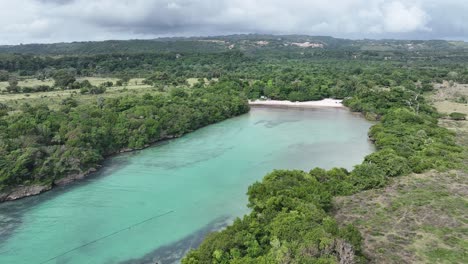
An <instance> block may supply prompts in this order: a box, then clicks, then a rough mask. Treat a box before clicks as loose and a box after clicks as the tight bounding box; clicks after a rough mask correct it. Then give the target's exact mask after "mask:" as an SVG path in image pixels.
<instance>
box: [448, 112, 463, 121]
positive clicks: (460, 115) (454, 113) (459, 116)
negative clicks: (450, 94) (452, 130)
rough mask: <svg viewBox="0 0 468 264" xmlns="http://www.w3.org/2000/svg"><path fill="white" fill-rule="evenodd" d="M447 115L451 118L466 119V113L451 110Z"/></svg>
mask: <svg viewBox="0 0 468 264" xmlns="http://www.w3.org/2000/svg"><path fill="white" fill-rule="evenodd" d="M449 116H450V118H451V119H452V120H466V114H463V113H458V112H453V113H451V114H450V115H449Z"/></svg>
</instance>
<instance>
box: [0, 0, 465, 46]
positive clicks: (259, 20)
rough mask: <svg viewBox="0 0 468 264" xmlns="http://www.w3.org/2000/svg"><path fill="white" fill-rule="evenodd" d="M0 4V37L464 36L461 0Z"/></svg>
mask: <svg viewBox="0 0 468 264" xmlns="http://www.w3.org/2000/svg"><path fill="white" fill-rule="evenodd" d="M0 7H1V8H0V44H7V43H8V44H9V43H11V44H17V43H20V42H23V43H27V42H57V41H74V40H102V39H109V38H113V39H125V38H150V37H157V36H187V35H207V34H209V35H213V34H232V33H275V34H311V35H332V36H336V37H360V38H364V37H374V38H383V37H404V38H449V37H450V38H460V39H468V23H466V22H465V19H464V15H465V13H466V12H467V11H468V1H465V0H325V1H324V0H308V1H304V0H287V1H284V0H236V1H232V0H132V1H130V0H15V1H11V0H0ZM442 11H443V12H442Z"/></svg>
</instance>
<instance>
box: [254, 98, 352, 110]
mask: <svg viewBox="0 0 468 264" xmlns="http://www.w3.org/2000/svg"><path fill="white" fill-rule="evenodd" d="M249 105H250V106H268V107H297V108H316V107H334V108H345V106H344V105H343V100H337V99H331V98H326V99H322V100H320V101H305V102H291V101H286V100H285V101H283V100H258V99H257V100H255V101H250V100H249Z"/></svg>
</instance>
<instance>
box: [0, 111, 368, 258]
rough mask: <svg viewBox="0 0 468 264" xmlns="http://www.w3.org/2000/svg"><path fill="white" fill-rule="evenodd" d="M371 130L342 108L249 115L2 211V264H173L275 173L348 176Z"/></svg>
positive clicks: (116, 161) (112, 163) (241, 209)
mask: <svg viewBox="0 0 468 264" xmlns="http://www.w3.org/2000/svg"><path fill="white" fill-rule="evenodd" d="M371 125H372V124H371V123H369V122H367V121H365V120H364V119H363V118H361V117H359V116H356V115H353V114H351V113H349V112H348V111H346V110H344V109H327V108H322V109H302V110H301V109H274V108H253V109H252V110H251V112H250V113H249V114H246V115H243V116H240V117H236V118H233V119H230V120H227V121H224V122H221V123H219V124H215V125H212V126H208V127H206V128H203V129H200V130H198V131H196V132H193V133H191V134H188V135H186V136H184V137H182V138H179V139H175V140H171V141H167V142H164V143H162V144H160V145H159V146H155V147H152V148H148V149H145V150H142V151H138V152H133V153H129V154H124V155H120V156H118V157H115V158H112V159H111V160H109V161H108V162H106V164H105V166H104V168H103V169H102V170H101V171H100V172H99V173H97V174H96V175H94V176H92V177H89V178H88V179H85V180H83V181H80V182H76V183H74V184H72V185H69V186H67V187H61V188H57V189H54V190H53V191H50V192H48V193H45V194H43V195H40V196H36V197H30V198H26V199H23V200H19V201H15V202H8V203H3V204H0V263H15V264H21V263H28V264H30V263H79V264H82V263H148V262H149V263H151V262H153V263H154V262H155V261H159V262H160V263H163V264H165V263H172V262H177V261H178V260H179V259H180V257H181V256H182V255H183V254H184V252H186V250H187V249H188V248H190V247H193V246H196V245H197V244H198V243H199V242H200V239H202V237H203V235H205V234H206V233H207V232H209V231H211V230H215V229H218V228H220V227H222V226H224V225H226V223H229V222H231V221H232V220H233V219H234V218H235V217H239V216H242V215H243V214H245V213H248V209H247V208H246V206H245V205H246V203H247V197H246V195H245V193H246V191H247V187H248V186H249V185H250V184H252V183H253V182H255V181H257V180H260V179H261V178H262V177H263V176H264V175H265V174H266V173H268V172H270V171H272V170H273V169H302V170H309V169H312V168H314V167H316V166H320V167H323V168H332V167H335V166H340V167H346V168H348V169H351V168H352V167H353V166H354V165H356V164H358V163H360V162H361V161H362V160H363V157H364V156H365V155H367V154H369V153H371V152H372V151H373V147H372V145H371V144H370V143H369V141H368V139H367V131H368V129H369V127H370V126H371Z"/></svg>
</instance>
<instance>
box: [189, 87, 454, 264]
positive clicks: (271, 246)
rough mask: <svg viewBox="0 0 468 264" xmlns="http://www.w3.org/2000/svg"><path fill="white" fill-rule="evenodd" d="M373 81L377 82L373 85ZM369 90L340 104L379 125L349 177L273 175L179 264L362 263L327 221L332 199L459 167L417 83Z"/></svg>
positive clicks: (354, 235) (351, 231) (355, 240)
mask: <svg viewBox="0 0 468 264" xmlns="http://www.w3.org/2000/svg"><path fill="white" fill-rule="evenodd" d="M377 80H378V79H377ZM398 82H399V81H398V80H396V79H394V78H392V83H391V84H390V85H391V86H390V87H386V88H385V87H380V88H378V87H377V86H375V83H374V78H371V79H367V78H357V80H356V85H355V86H354V89H350V90H348V93H349V94H348V96H349V97H348V98H347V99H346V100H345V104H346V105H348V106H349V107H350V108H351V109H352V110H354V111H359V112H363V113H364V114H366V115H367V116H368V117H372V118H374V119H376V120H380V122H379V123H378V124H377V125H375V126H373V127H372V128H371V131H370V134H369V135H370V137H371V139H372V140H373V141H374V142H375V145H376V147H377V151H376V152H374V153H372V154H370V155H368V156H367V157H366V158H365V160H364V162H363V163H362V164H360V165H357V166H355V168H354V169H353V170H352V171H351V172H348V171H347V170H346V169H341V168H334V169H331V170H329V171H325V170H323V169H320V168H316V169H313V170H311V171H310V172H309V173H306V172H302V171H274V172H273V173H271V174H268V175H267V176H265V178H264V179H263V180H262V182H257V183H255V184H253V185H252V186H250V187H249V190H248V196H249V204H248V206H249V208H250V209H251V210H252V211H251V213H250V214H248V215H246V216H244V217H243V218H242V219H237V220H235V222H234V223H233V224H232V225H230V226H228V227H227V228H226V229H225V230H223V231H220V232H214V233H212V234H210V235H208V236H207V238H206V239H205V240H204V242H203V243H202V244H201V245H200V247H199V248H198V249H195V250H192V251H190V252H189V253H188V255H187V256H186V257H185V258H184V259H183V260H182V263H184V264H197V263H252V264H253V263H298V264H299V263H338V262H340V263H365V262H367V260H366V259H365V256H363V253H362V250H361V240H362V239H361V237H360V234H359V232H358V231H357V230H356V229H355V228H353V227H352V226H347V227H340V226H339V225H338V224H337V223H336V221H335V220H334V219H333V218H332V216H331V209H332V205H331V201H332V199H333V197H334V196H340V195H350V194H353V193H356V192H359V191H362V190H368V189H374V188H380V187H383V186H385V185H386V184H387V182H388V181H389V180H390V179H391V178H392V177H396V176H400V175H406V174H408V173H410V172H422V171H425V170H429V169H437V170H447V169H450V168H456V167H457V166H459V164H460V160H461V155H462V148H461V147H459V146H457V145H456V143H455V141H454V134H453V132H450V131H449V130H447V129H445V128H441V127H438V126H437V117H438V114H437V112H436V111H435V110H434V109H433V108H432V107H431V106H430V105H428V103H427V102H426V101H425V99H424V97H423V96H422V95H421V93H422V92H423V89H422V87H421V83H420V82H419V81H418V78H416V79H415V80H414V82H412V84H411V85H409V86H408V87H405V86H394V85H395V84H397V83H398Z"/></svg>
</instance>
